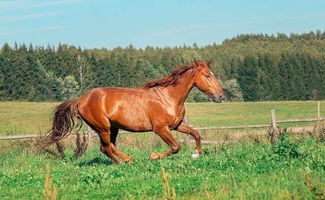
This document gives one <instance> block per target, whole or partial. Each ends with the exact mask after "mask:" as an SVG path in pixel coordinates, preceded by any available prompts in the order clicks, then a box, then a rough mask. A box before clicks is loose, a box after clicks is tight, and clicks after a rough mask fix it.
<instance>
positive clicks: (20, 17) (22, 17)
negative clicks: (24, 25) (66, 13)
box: [0, 12, 63, 22]
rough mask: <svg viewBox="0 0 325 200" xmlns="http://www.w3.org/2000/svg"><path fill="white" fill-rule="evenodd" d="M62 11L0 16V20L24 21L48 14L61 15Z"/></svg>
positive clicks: (47, 15)
mask: <svg viewBox="0 0 325 200" xmlns="http://www.w3.org/2000/svg"><path fill="white" fill-rule="evenodd" d="M62 14H63V13H62V12H47V13H33V14H27V15H17V16H14V15H12V16H0V22H11V21H24V20H30V19H38V18H43V17H49V16H56V15H62Z"/></svg>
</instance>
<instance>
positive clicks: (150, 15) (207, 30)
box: [0, 0, 325, 49]
mask: <svg viewBox="0 0 325 200" xmlns="http://www.w3.org/2000/svg"><path fill="white" fill-rule="evenodd" d="M316 29H319V30H322V31H324V30H325V1H324V0H309V1H307V0H304V1H301V0H268V1H267V0H264V1H263V0H241V1H239V0H224V1H218V0H215V1H213V0H161V1H158V0H129V1H126V0H52V1H49V0H20V1H18V0H11V1H8V0H0V45H1V46H2V45H3V44H4V43H5V42H8V43H9V44H10V45H13V44H14V42H15V41H16V42H17V43H25V44H30V43H32V44H34V45H48V44H50V45H57V44H59V43H60V42H61V43H65V44H71V45H76V46H80V47H82V48H102V47H105V48H108V49H111V48H114V47H117V46H122V47H125V46H128V45H129V44H133V45H134V46H135V47H138V48H142V47H145V46H147V45H150V46H159V47H165V46H179V45H184V44H186V45H191V44H193V43H194V42H195V43H197V44H198V45H199V46H204V45H207V44H212V43H213V42H215V43H221V42H222V41H223V40H224V39H226V38H231V37H234V36H236V35H238V34H241V33H267V34H276V33H278V32H281V33H287V34H289V33H292V32H293V33H304V32H309V31H315V30H316Z"/></svg>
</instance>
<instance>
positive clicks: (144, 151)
mask: <svg viewBox="0 0 325 200" xmlns="http://www.w3.org/2000/svg"><path fill="white" fill-rule="evenodd" d="M119 144H120V145H119V146H120V148H121V149H122V150H123V151H125V152H126V153H128V154H129V155H131V156H133V158H134V160H133V162H132V163H131V164H122V165H117V164H113V163H112V161H111V160H109V159H107V158H106V157H105V156H104V155H103V154H102V153H101V152H99V148H98V141H96V140H95V141H93V144H91V145H90V147H89V149H88V150H87V151H86V153H85V154H84V155H83V156H82V157H80V158H79V159H74V158H73V151H72V148H67V153H66V157H65V158H64V159H63V160H62V159H55V158H53V157H51V156H50V154H45V153H39V152H37V151H35V148H34V147H33V145H31V144H28V143H26V142H11V141H10V142H9V141H6V142H5V141H2V142H1V148H0V158H1V162H0V191H1V192H0V199H47V198H48V199H49V196H50V197H53V199H55V198H57V199H324V198H325V157H324V155H325V136H324V130H323V135H322V136H319V135H318V136H315V135H291V136H290V135H288V134H284V135H282V137H281V138H280V139H278V141H277V142H275V143H274V144H271V143H270V142H269V141H268V139H267V138H266V137H265V136H256V137H247V136H246V137H242V138H241V139H239V140H237V141H236V142H234V143H224V144H220V145H204V146H203V148H204V154H203V155H202V156H201V157H199V158H197V159H193V158H191V156H190V155H191V153H192V152H193V146H185V145H182V147H183V148H182V150H181V151H180V152H179V153H178V154H176V155H173V156H170V157H167V158H165V159H161V160H158V161H149V159H148V158H149V154H150V153H151V152H160V151H163V150H166V149H167V147H166V146H165V144H162V142H161V141H160V140H155V139H153V140H151V142H147V141H143V140H141V141H134V142H133V143H130V142H129V143H123V142H119ZM48 167H50V170H49V169H48ZM163 172H165V174H163ZM166 177H168V178H166ZM44 194H46V195H44ZM49 194H50V195H49Z"/></svg>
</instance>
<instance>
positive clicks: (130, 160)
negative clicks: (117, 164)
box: [125, 158, 133, 164]
mask: <svg viewBox="0 0 325 200" xmlns="http://www.w3.org/2000/svg"><path fill="white" fill-rule="evenodd" d="M132 161H133V159H132V158H129V159H128V160H126V161H125V162H126V163H127V164H131V163H132Z"/></svg>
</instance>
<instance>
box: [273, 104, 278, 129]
mask: <svg viewBox="0 0 325 200" xmlns="http://www.w3.org/2000/svg"><path fill="white" fill-rule="evenodd" d="M271 120H272V128H273V129H274V130H278V126H277V125H276V117H275V110H274V109H272V110H271Z"/></svg>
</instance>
